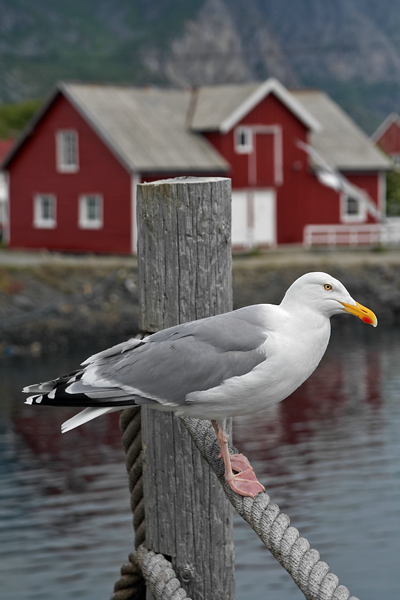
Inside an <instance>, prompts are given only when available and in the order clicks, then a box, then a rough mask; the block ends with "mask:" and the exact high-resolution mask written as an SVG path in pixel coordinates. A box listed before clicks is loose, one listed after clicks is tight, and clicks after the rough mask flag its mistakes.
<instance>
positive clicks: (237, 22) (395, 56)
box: [0, 0, 400, 131]
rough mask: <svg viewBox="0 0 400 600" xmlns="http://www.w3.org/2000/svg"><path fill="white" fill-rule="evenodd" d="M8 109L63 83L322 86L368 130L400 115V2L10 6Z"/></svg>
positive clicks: (0, 86)
mask: <svg viewBox="0 0 400 600" xmlns="http://www.w3.org/2000/svg"><path fill="white" fill-rule="evenodd" d="M0 69H1V71H0V74H1V77H0V101H3V102H13V101H19V100H22V99H25V98H32V97H43V96H44V95H45V94H47V93H48V91H49V90H50V88H51V87H52V86H53V85H54V83H55V82H56V81H57V80H59V79H80V80H85V81H94V80H97V81H112V82H122V81H125V82H130V83H134V84H138V85H141V84H169V85H201V84H207V83H208V84H210V83H224V82H241V81H250V80H255V79H257V80H261V79H265V78H266V77H268V76H271V75H273V76H275V77H277V78H278V79H280V80H281V81H282V83H284V84H285V85H287V86H289V87H301V86H313V87H320V88H322V89H324V90H326V91H327V92H328V93H330V94H331V95H332V96H333V97H334V98H335V99H336V100H337V101H338V102H339V103H340V104H341V105H342V106H343V108H345V110H347V111H349V112H350V114H352V116H353V117H355V118H356V120H357V121H358V122H359V123H360V124H361V125H362V126H363V127H364V128H365V129H366V130H367V131H372V130H373V129H374V128H375V127H376V125H377V124H378V123H379V121H380V120H382V119H383V118H384V117H385V116H386V115H387V114H388V113H389V112H391V111H393V110H400V83H398V82H400V0H380V2H379V3H377V2H376V0H328V1H327V2H321V1H320V0H296V1H294V0H85V2H82V0H69V2H68V3H66V2H54V0H35V2H34V3H32V2H30V1H29V0H0Z"/></svg>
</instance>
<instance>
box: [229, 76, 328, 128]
mask: <svg viewBox="0 0 400 600" xmlns="http://www.w3.org/2000/svg"><path fill="white" fill-rule="evenodd" d="M271 93H274V94H275V95H276V96H277V98H278V99H279V100H280V101H281V102H282V104H284V105H285V106H286V108H288V109H289V110H290V111H291V112H292V113H293V114H295V115H296V117H297V118H298V119H300V121H302V123H304V125H306V127H308V128H309V129H311V130H313V131H320V130H321V125H320V123H318V121H317V120H316V119H315V118H314V117H313V116H312V115H311V114H310V113H309V112H308V110H306V109H305V108H304V107H303V106H302V105H301V104H300V102H298V101H297V100H296V98H294V96H292V94H291V93H290V92H289V91H288V90H287V89H286V88H285V87H284V86H283V85H282V84H281V83H279V81H278V80H277V79H274V78H273V77H271V78H270V79H267V81H264V83H262V84H261V85H260V86H259V87H258V88H257V89H256V90H255V91H254V92H253V93H252V94H251V95H250V96H249V97H248V98H247V99H246V100H245V101H244V102H243V103H242V104H241V105H240V106H238V107H237V108H236V110H234V111H233V112H232V113H231V114H230V115H229V117H228V118H227V119H225V121H223V122H222V123H221V125H220V128H219V130H220V132H221V133H228V131H230V130H231V129H232V128H233V127H235V126H236V125H237V124H238V123H239V122H240V121H241V120H242V119H243V117H245V116H246V115H247V114H248V113H249V112H250V111H251V110H252V109H253V108H254V107H255V106H257V104H259V103H260V102H261V100H263V99H264V98H266V96H268V95H269V94H271Z"/></svg>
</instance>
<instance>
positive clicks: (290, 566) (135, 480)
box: [111, 407, 358, 600]
mask: <svg viewBox="0 0 400 600" xmlns="http://www.w3.org/2000/svg"><path fill="white" fill-rule="evenodd" d="M181 421H182V422H183V423H184V425H185V426H186V428H187V429H188V431H189V433H190V435H191V437H192V439H193V441H194V444H195V445H196V447H197V448H198V450H199V451H200V453H201V455H202V456H203V458H204V459H205V460H206V461H207V462H208V463H209V465H210V466H211V468H212V469H213V471H214V472H215V473H216V475H217V477H218V479H219V480H220V483H221V485H222V487H223V489H224V491H225V493H226V495H227V496H228V499H229V500H230V502H231V503H232V504H233V506H234V507H235V509H236V510H237V511H238V513H239V514H240V515H241V517H242V518H243V519H244V520H245V521H247V522H248V523H249V525H250V526H251V527H252V529H254V531H255V532H256V533H257V535H258V536H259V538H260V539H261V541H262V542H263V543H264V544H265V546H266V547H267V548H268V550H270V552H271V553H272V555H273V556H274V558H275V559H276V560H277V561H278V562H279V563H280V564H281V565H282V566H283V568H284V569H285V570H286V571H287V572H288V573H289V575H290V576H291V577H292V578H293V580H294V582H295V583H296V584H297V586H298V587H299V588H300V590H301V591H302V592H303V594H304V596H305V598H306V599H307V600H358V599H357V598H356V597H355V596H351V595H350V592H349V590H348V589H347V587H345V586H344V585H339V579H338V577H337V576H336V575H334V574H333V573H331V572H330V568H329V565H328V564H327V563H326V562H324V561H321V560H320V555H319V552H317V550H314V549H312V548H310V544H309V542H308V541H307V540H306V539H305V538H302V537H300V535H299V532H298V530H297V529H296V528H295V527H291V526H290V519H289V517H288V516H287V515H285V514H284V513H281V512H280V509H279V506H278V505H277V504H274V503H272V502H271V501H270V497H269V496H268V494H266V493H265V492H264V493H261V494H258V495H257V496H256V497H255V498H254V499H252V498H248V497H247V498H244V497H242V496H239V495H238V494H235V492H233V490H232V489H231V488H230V487H229V485H228V484H227V483H226V481H225V477H224V467H223V463H222V461H221V459H220V458H219V452H220V449H219V445H218V442H217V438H216V435H215V433H214V430H213V428H212V427H211V424H210V423H209V422H208V421H200V420H197V419H190V418H188V417H182V418H181ZM120 423H121V430H122V431H123V445H124V448H125V452H126V455H127V470H128V473H129V488H130V490H131V506H132V510H133V514H134V517H133V520H134V527H135V533H136V538H135V548H136V550H137V552H136V553H135V554H131V555H130V556H129V560H130V562H129V564H128V565H123V567H122V568H121V578H120V579H119V580H118V581H117V583H116V584H115V587H114V595H113V596H112V598H111V600H144V599H145V583H144V579H143V577H141V576H140V572H142V574H143V576H144V578H145V580H146V583H147V585H148V586H149V588H150V590H151V592H152V593H153V595H154V597H155V598H156V600H190V599H189V598H188V597H187V596H186V592H185V591H184V590H183V589H182V588H181V587H180V583H179V581H178V579H177V577H176V574H175V572H174V571H173V569H172V566H171V563H170V562H169V561H168V560H167V559H166V558H165V557H164V556H163V555H162V554H156V553H154V552H151V551H149V550H147V549H146V548H145V546H144V544H143V542H144V538H145V529H144V507H143V484H142V464H141V463H142V459H141V433H140V409H138V408H137V407H134V408H131V409H126V410H124V411H123V413H122V416H121V422H120Z"/></svg>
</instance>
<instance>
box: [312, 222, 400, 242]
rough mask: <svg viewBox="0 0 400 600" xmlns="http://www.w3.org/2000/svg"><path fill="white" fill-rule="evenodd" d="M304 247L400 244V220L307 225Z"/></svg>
mask: <svg viewBox="0 0 400 600" xmlns="http://www.w3.org/2000/svg"><path fill="white" fill-rule="evenodd" d="M303 244H304V246H307V247H311V246H368V245H373V244H382V245H384V246H386V245H395V244H400V219H399V218H392V219H387V221H385V222H384V223H370V224H365V225H364V224H346V225H306V226H305V227H304V233H303Z"/></svg>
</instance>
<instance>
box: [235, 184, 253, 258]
mask: <svg viewBox="0 0 400 600" xmlns="http://www.w3.org/2000/svg"><path fill="white" fill-rule="evenodd" d="M247 212H248V211H247V192H246V191H244V192H232V246H245V247H247V246H249V239H248V235H249V232H248V223H247V220H248V219H247Z"/></svg>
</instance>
